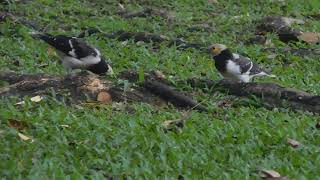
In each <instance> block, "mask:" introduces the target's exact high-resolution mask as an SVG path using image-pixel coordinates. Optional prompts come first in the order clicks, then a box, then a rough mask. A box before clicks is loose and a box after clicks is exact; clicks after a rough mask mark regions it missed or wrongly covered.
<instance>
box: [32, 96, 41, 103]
mask: <svg viewBox="0 0 320 180" xmlns="http://www.w3.org/2000/svg"><path fill="white" fill-rule="evenodd" d="M42 99H43V98H42V97H41V96H34V97H32V98H30V100H31V101H32V102H40V101H41V100H42Z"/></svg>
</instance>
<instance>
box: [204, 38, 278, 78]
mask: <svg viewBox="0 0 320 180" xmlns="http://www.w3.org/2000/svg"><path fill="white" fill-rule="evenodd" d="M208 51H209V53H210V54H211V55H212V56H213V59H214V61H215V66H216V69H217V70H218V71H219V72H220V74H221V75H222V76H223V77H224V78H226V79H231V80H236V81H238V82H250V80H251V79H252V78H253V77H258V76H269V77H275V75H272V74H269V73H267V72H265V71H264V70H263V69H261V68H260V67H259V65H258V64H256V63H254V62H252V61H251V59H250V58H247V57H244V56H241V55H239V54H235V53H232V52H231V51H230V50H229V49H228V48H227V46H225V45H223V44H212V45H210V46H209V47H208Z"/></svg>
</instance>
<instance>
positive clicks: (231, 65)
mask: <svg viewBox="0 0 320 180" xmlns="http://www.w3.org/2000/svg"><path fill="white" fill-rule="evenodd" d="M226 71H227V73H230V74H232V75H240V74H241V71H240V66H239V65H238V64H236V63H235V62H233V61H230V60H229V61H228V63H227V66H226Z"/></svg>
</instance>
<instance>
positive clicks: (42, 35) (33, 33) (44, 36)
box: [30, 32, 53, 42]
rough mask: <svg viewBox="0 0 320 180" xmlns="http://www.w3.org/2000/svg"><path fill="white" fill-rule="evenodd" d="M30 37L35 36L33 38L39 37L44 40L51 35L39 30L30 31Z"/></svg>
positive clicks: (50, 37) (46, 40)
mask: <svg viewBox="0 0 320 180" xmlns="http://www.w3.org/2000/svg"><path fill="white" fill-rule="evenodd" d="M30 35H31V37H33V38H35V39H41V40H43V41H45V42H48V41H50V40H51V39H52V38H53V36H52V35H51V34H47V33H40V32H32V33H31V34H30Z"/></svg>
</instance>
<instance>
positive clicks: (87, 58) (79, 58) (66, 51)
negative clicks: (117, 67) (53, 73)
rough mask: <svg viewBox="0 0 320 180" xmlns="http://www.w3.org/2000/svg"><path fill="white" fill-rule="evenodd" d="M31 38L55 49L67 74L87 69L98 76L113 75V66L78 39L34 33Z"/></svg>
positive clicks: (96, 51) (98, 52) (96, 50)
mask: <svg viewBox="0 0 320 180" xmlns="http://www.w3.org/2000/svg"><path fill="white" fill-rule="evenodd" d="M31 36H32V37H33V38H37V39H41V40H43V41H44V42H46V43H48V44H49V45H51V46H52V47H54V48H55V50H56V51H57V54H58V55H59V57H60V58H61V60H62V64H63V66H64V67H65V69H66V70H67V72H71V71H72V70H73V69H85V70H88V71H91V72H93V73H95V74H98V75H104V74H113V71H112V68H111V66H110V65H109V64H108V63H107V62H106V61H105V60H104V58H103V57H102V56H101V53H100V51H99V50H98V49H96V48H94V47H92V46H90V45H89V44H87V43H85V42H84V41H82V40H80V39H78V38H76V37H68V36H64V35H57V36H53V35H50V34H43V33H32V34H31Z"/></svg>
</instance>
